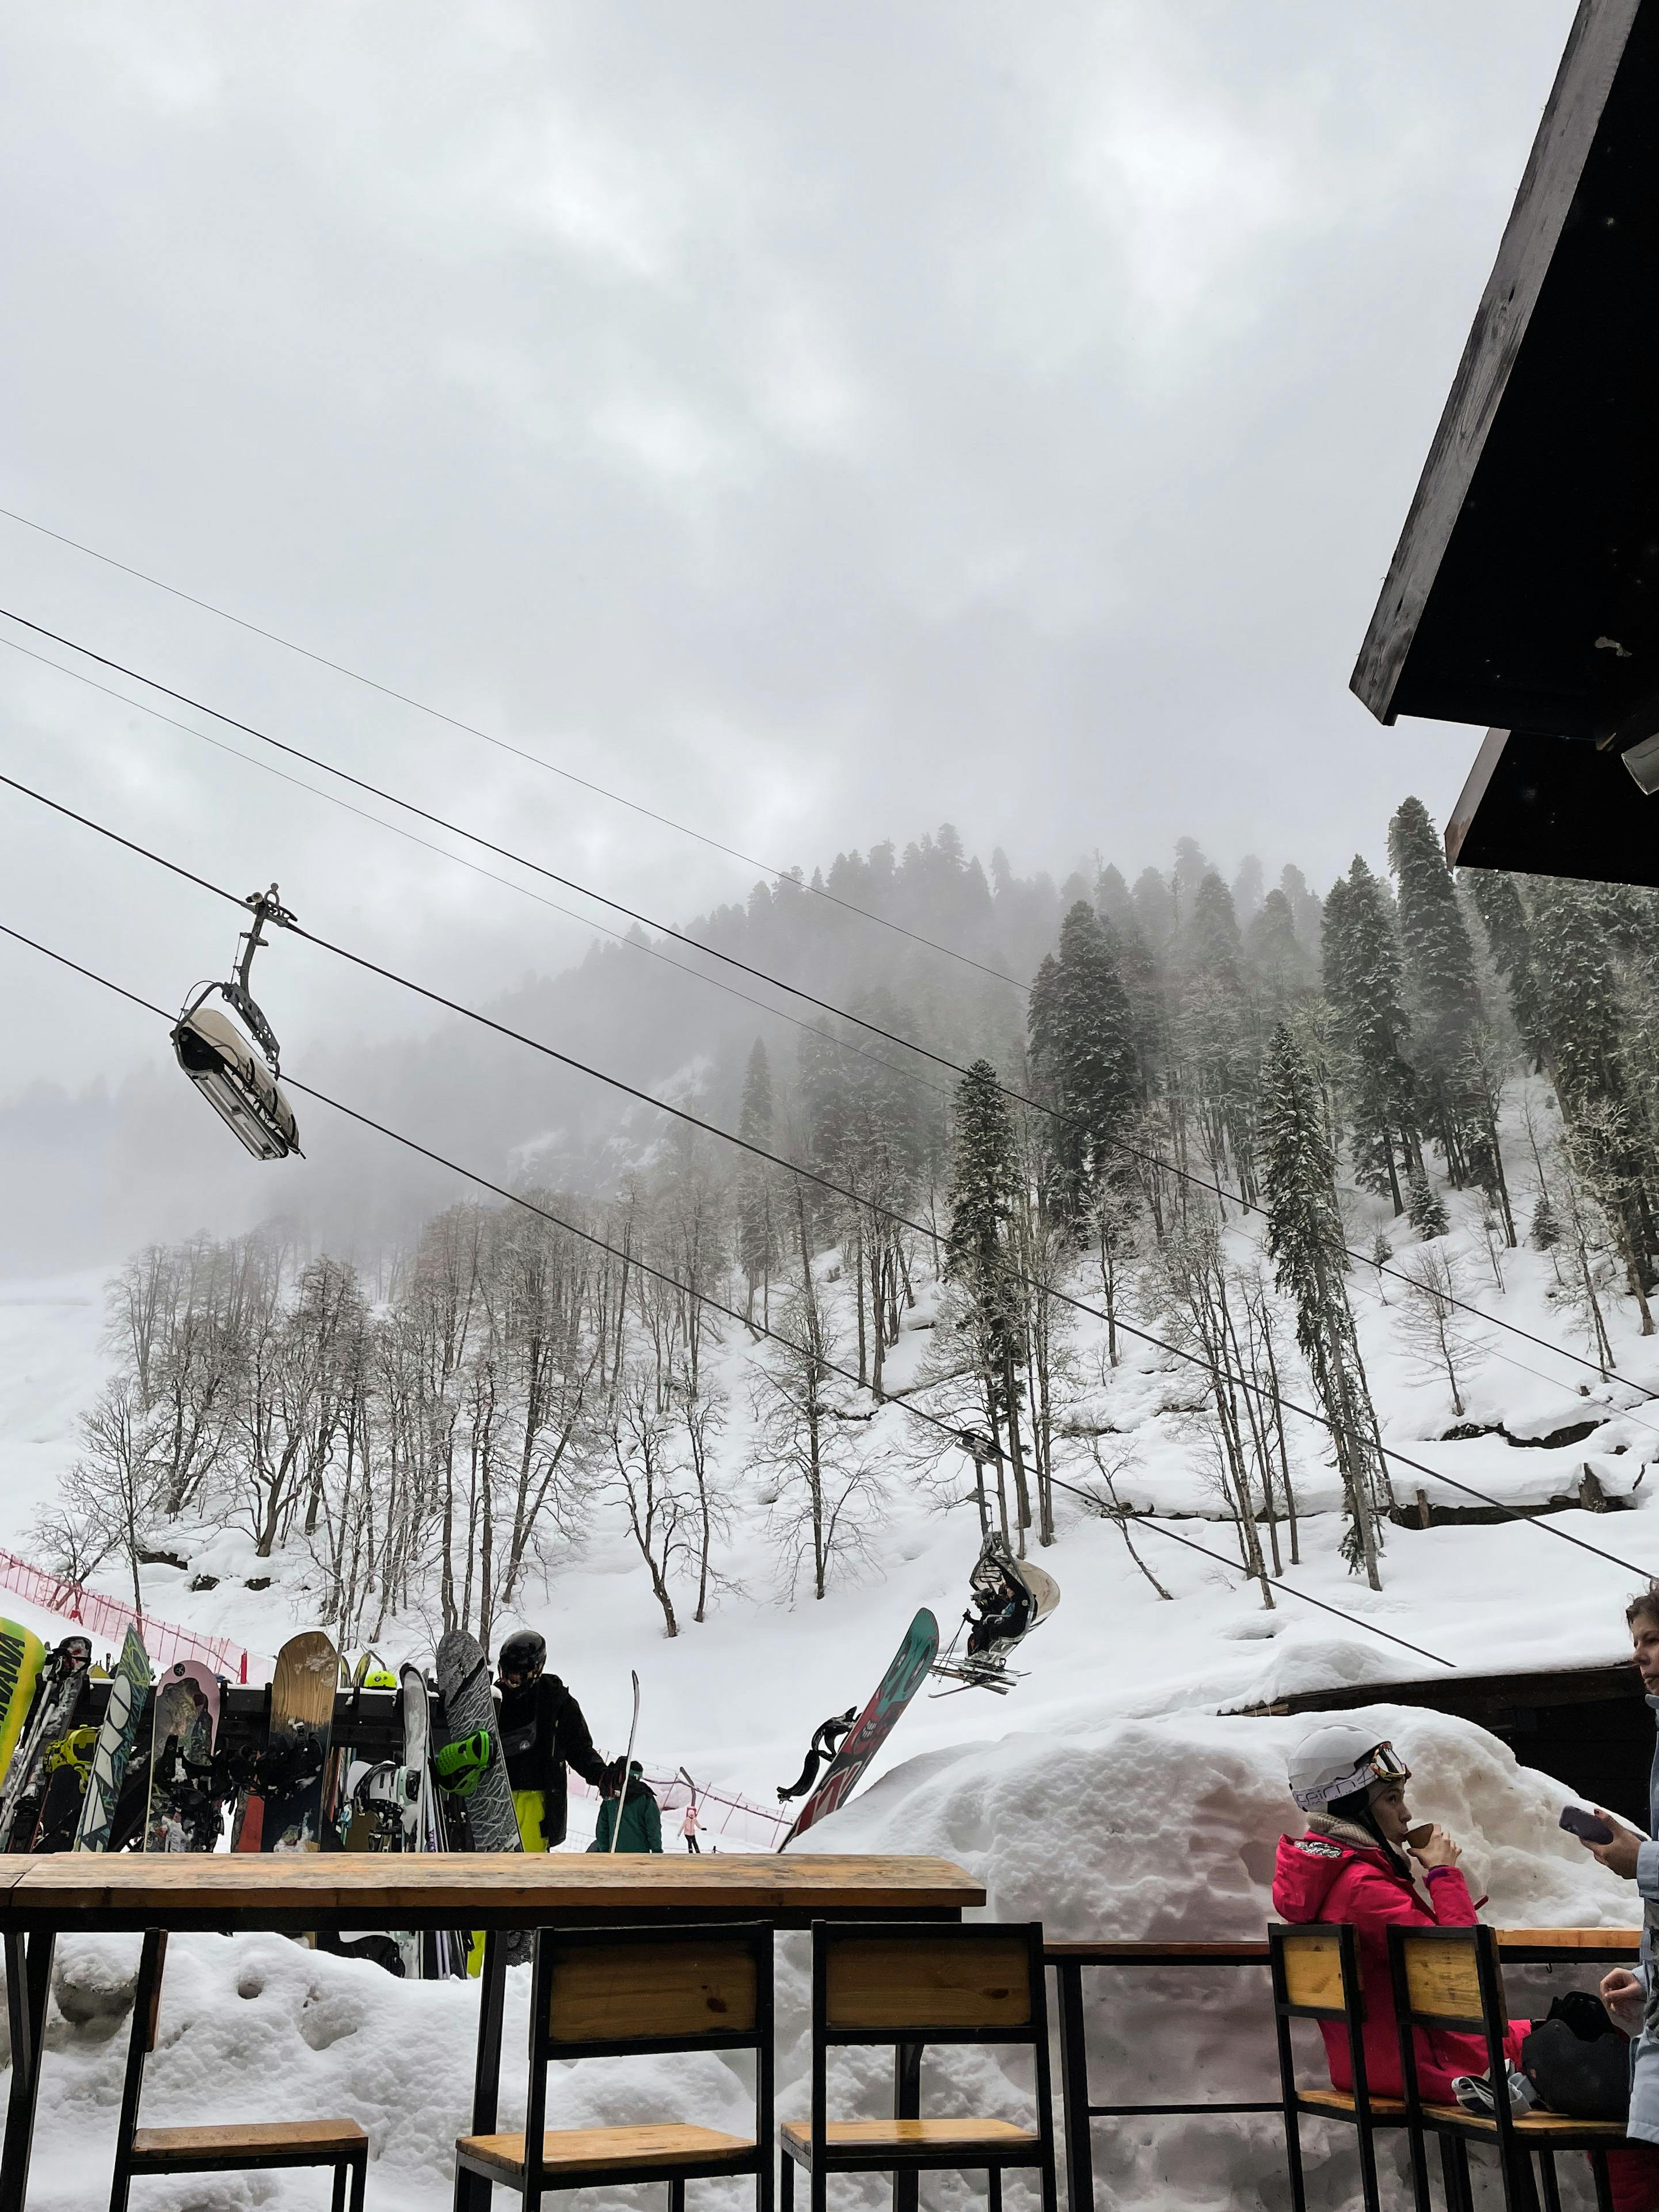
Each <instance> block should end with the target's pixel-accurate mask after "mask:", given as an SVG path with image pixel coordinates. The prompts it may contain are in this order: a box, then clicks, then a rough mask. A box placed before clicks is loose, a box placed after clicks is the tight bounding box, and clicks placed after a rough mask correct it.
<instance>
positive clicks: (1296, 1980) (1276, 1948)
mask: <svg viewBox="0 0 1659 2212" xmlns="http://www.w3.org/2000/svg"><path fill="white" fill-rule="evenodd" d="M1344 1936H1346V1937H1347V1939H1348V1940H1347V1942H1346V1943H1345V1942H1344V1941H1343V1938H1344ZM1352 1939H1353V1930H1352V1928H1347V1927H1344V1926H1332V1927H1323V1926H1314V1927H1310V1928H1279V1927H1273V1928H1270V1929H1268V1931H1267V1942H1268V1949H1269V1955H1270V1957H1271V1960H1272V1962H1273V2002H1274V2004H1275V2005H1276V2006H1277V2008H1279V2011H1280V2012H1282V2013H1284V2014H1285V2015H1287V2016H1288V2017H1289V2018H1291V2019H1293V2020H1346V2019H1348V2018H1349V2017H1350V2016H1351V2015H1352V2016H1354V2017H1356V2018H1358V2019H1361V2020H1363V2019H1364V2015H1365V2005H1364V1995H1363V1993H1362V1991H1361V1989H1360V1985H1359V1963H1358V1954H1356V1953H1355V1951H1354V1948H1353V1941H1352Z"/></svg>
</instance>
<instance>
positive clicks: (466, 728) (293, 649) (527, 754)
mask: <svg viewBox="0 0 1659 2212" xmlns="http://www.w3.org/2000/svg"><path fill="white" fill-rule="evenodd" d="M0 514H3V515H4V516H5V518H6V519H7V520H8V521H9V522H18V523H21V525H22V526H23V527H24V529H25V530H33V531H38V532H40V536H41V537H43V538H53V539H55V540H56V542H57V543H58V544H59V545H68V546H70V547H71V548H73V550H75V551H76V552H77V553H84V554H85V555H86V556H88V559H89V560H93V561H101V562H103V563H104V564H105V566H106V568H118V569H119V570H120V571H121V573H122V574H123V575H126V576H134V577H136V578H137V580H138V581H139V582H140V583H141V584H149V586H151V587H152V589H154V590H155V591H158V592H167V594H168V595H169V597H171V598H173V599H182V600H183V601H184V602H185V605H188V606H192V607H199V608H200V609H201V610H202V611H203V612H204V614H210V615H215V616H216V617H218V619H219V620H220V621H221V622H228V623H234V625H235V627H236V628H237V629H245V630H246V631H248V632H249V633H250V635H252V636H254V637H262V638H264V639H265V640H266V641H267V642H268V643H270V644H271V645H280V646H281V647H282V648H283V651H284V652H285V653H297V654H298V655H299V656H300V658H301V659H302V660H309V661H311V662H313V664H314V665H316V666H317V667H319V668H327V669H331V670H332V671H333V672H334V674H335V675H337V676H344V677H347V678H349V679H350V681H351V682H352V683H354V684H363V685H365V686H366V687H367V688H368V690H371V691H378V692H379V693H380V696H381V697H382V698H384V699H395V700H397V701H398V703H399V705H401V706H404V707H412V708H414V709H415V711H416V713H417V714H427V715H429V716H430V717H431V719H432V720H434V721H435V722H443V723H446V724H447V726H449V728H451V729H452V730H459V731H461V732H464V733H465V735H466V736H467V737H469V738H481V739H482V740H483V743H484V744H487V745H494V746H495V749H496V750H497V751H499V752H504V753H511V754H512V755H513V758H514V759H515V760H521V761H524V762H526V763H527V764H528V765H529V766H530V767H532V768H538V769H543V770H544V772H545V773H546V774H547V775H556V776H559V777H561V778H562V780H563V781H565V782H566V783H574V784H575V785H577V786H578V787H580V789H581V790H583V791H591V792H592V793H593V794H594V796H595V797H596V798H599V799H609V800H611V804H612V805H616V806H625V807H626V808H627V809H628V810H629V812H630V813H632V814H638V815H641V816H642V817H644V818H645V820H646V821H647V822H656V823H660V824H661V825H662V827H663V828H664V829H672V830H674V831H675V832H676V833H677V834H678V836H682V837H690V838H692V839H693V840H695V842H696V843H697V844H699V845H706V846H708V848H709V850H710V851H711V852H714V853H724V854H726V857H727V859H728V860H741V861H742V862H743V864H744V866H745V867H747V868H758V869H760V870H761V872H762V873H763V874H764V875H769V876H772V877H774V878H777V879H779V880H783V879H785V878H789V879H790V880H798V879H796V878H790V872H789V870H788V869H787V868H781V867H779V866H776V865H775V863H774V862H773V861H771V860H757V858H756V856H755V855H754V854H752V853H742V852H739V851H738V848H737V847H736V846H735V845H727V844H724V843H723V842H721V841H720V838H718V837H711V836H708V833H707V831H706V830H702V829H693V828H692V827H691V825H690V823H688V822H679V821H677V820H676V819H675V818H674V817H673V816H672V815H671V814H662V813H659V811H657V809H656V808H655V807H653V806H647V805H644V803H643V802H642V801H641V800H640V799H629V798H626V797H624V795H623V793H621V792H620V791H612V790H611V789H610V788H609V787H608V786H606V785H605V784H603V783H595V782H594V781H592V778H591V777H590V776H585V775H577V774H576V772H575V770H574V769H568V768H561V767H560V766H559V764H558V763H557V762H556V761H550V760H549V759H547V757H545V756H544V754H541V753H535V752H532V751H530V750H529V749H528V748H527V747H526V746H524V745H515V744H513V743H512V742H511V741H510V740H509V739H508V738H498V737H496V736H495V734H494V732H491V731H489V730H482V729H480V728H479V727H478V726H477V723H475V722H466V721H463V720H461V718H460V716H459V715H458V714H446V713H445V711H444V709H443V708H441V707H434V706H430V705H428V702H427V701H425V700H424V699H418V698H416V696H415V695H414V693H413V692H410V691H399V690H398V689H397V687H396V685H395V684H382V683H380V681H379V679H378V678H375V677H373V676H365V675H364V674H363V672H362V670H361V669H357V668H350V667H348V666H347V665H346V663H345V662H344V661H343V660H331V659H329V657H328V655H327V654H326V653H316V652H313V649H312V648H311V647H309V646H306V645H299V644H296V643H295V641H294V639H292V638H291V637H283V635H281V633H280V632H278V631H276V630H274V629H264V627H263V626H262V625H261V624H260V623H256V622H250V621H249V620H248V619H247V617H246V616H245V615H234V614H232V613H231V611H230V610H229V609H228V607H220V606H216V605H214V604H213V602H212V600H211V599H198V598H197V595H196V594H195V592H186V591H183V590H181V589H180V588H179V586H178V585H177V584H168V583H165V582H163V580H161V577H160V576H152V575H150V574H148V573H147V572H146V571H145V570H144V569H143V568H133V567H131V565H130V564H129V563H128V562H125V561H118V560H117V559H116V558H115V557H114V556H113V555H112V554H110V553H100V551H99V550H98V549H97V547H96V546H94V545H83V544H82V543H81V541H80V539H79V538H70V537H66V536H65V535H64V532H62V531H61V530H50V529H48V528H47V526H46V524H45V523H44V522H36V521H35V520H33V518H32V517H31V516H29V515H27V514H20V513H18V512H17V510H16V508H15V507H0ZM799 888H800V889H801V890H804V891H808V892H810V893H811V896H813V897H814V898H820V899H823V900H824V901H825V902H826V903H827V904H829V905H830V906H838V907H840V908H841V909H842V912H843V913H844V914H855V915H858V916H859V918H860V921H872V922H874V923H875V924H876V926H877V927H878V928H879V929H886V930H890V931H891V932H892V933H894V935H895V936H897V937H908V939H910V941H911V943H912V944H913V945H926V946H927V950H928V951H930V952H939V953H943V954H944V956H945V958H946V959H947V960H957V961H960V962H961V963H962V965H963V967H964V968H974V969H977V970H978V971H979V973H980V974H981V975H989V976H992V977H994V979H995V981H997V982H999V983H1011V984H1012V986H1013V987H1014V989H1015V990H1017V991H1024V992H1025V993H1027V994H1029V993H1030V984H1029V983H1022V982H1021V981H1020V980H1019V978H1018V976H1016V975H1007V974H1006V973H1005V972H1004V970H1003V969H1000V968H993V967H990V966H989V965H987V963H986V962H984V961H982V960H975V958H974V957H973V956H972V954H971V953H967V952H962V951H958V950H957V947H956V946H955V945H941V944H940V943H939V941H938V939H936V938H932V937H924V936H923V935H922V934H921V931H920V930H916V929H907V928H906V927H905V926H904V924H903V923H902V921H890V920H889V919H888V917H887V916H886V915H883V914H872V912H871V910H870V908H868V907H865V906H860V905H859V904H858V903H857V902H856V901H855V900H853V899H845V898H842V896H840V895H839V893H837V892H836V891H832V890H827V889H826V888H825V887H824V886H823V884H808V883H801V884H799Z"/></svg>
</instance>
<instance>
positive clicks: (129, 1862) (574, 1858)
mask: <svg viewBox="0 0 1659 2212" xmlns="http://www.w3.org/2000/svg"><path fill="white" fill-rule="evenodd" d="M984 1902H985V1890H984V1887H983V1885H982V1884H981V1883H980V1882H978V1881H975V1880H974V1878H973V1876H972V1875H969V1874H967V1873H965V1872H964V1871H963V1869H962V1868H961V1867H959V1866H956V1865H953V1864H952V1863H951V1861H950V1860H949V1859H940V1858H920V1857H908V1856H897V1855H894V1856H886V1855H881V1856H877V1855H873V1854H871V1855H863V1854H860V1856H858V1857H851V1856H830V1855H827V1854H826V1855H823V1856H820V1855H817V1854H816V1853H811V1852H801V1853H800V1854H799V1855H795V1854H789V1855H781V1854H779V1853H777V1852H768V1853H765V1854H759V1853H757V1854H754V1855H750V1854H747V1853H734V1852H726V1851H721V1852H718V1853H714V1852H708V1853H704V1854H702V1855H701V1856H700V1855H698V1854H697V1853H695V1852H687V1853H684V1854H683V1855H682V1854H680V1853H676V1854H675V1855H674V1857H671V1858H669V1857H657V1856H655V1855H654V1854H646V1853H642V1852H629V1851H620V1852H617V1853H616V1854H615V1855H614V1856H606V1855H605V1854H603V1853H599V1852H590V1851H553V1852H517V1851H512V1852H508V1851H488V1852H485V1851H465V1852H426V1851H410V1852H389V1853H378V1852H376V1853H368V1852H356V1851H320V1852H296V1853H294V1854H292V1855H289V1854H286V1853H271V1852H252V1851H250V1852H241V1851H204V1852H201V1853H197V1852H178V1853H173V1852H143V1851H131V1852H128V1851H118V1852H114V1853H112V1854H105V1853H102V1852H100V1853H95V1854H94V1853H91V1852H86V1853H80V1852H64V1853H61V1854H56V1855H54V1856H52V1857H46V1858H23V1857H6V1858H5V1859H3V1860H0V1929H7V1928H12V1929H17V1928H40V1927H54V1928H58V1929H78V1928H87V1929H94V1928H97V1929H114V1928H126V1929H135V1928H176V1929H188V1928H210V1929H233V1928H271V1929H296V1928H317V1927H325V1928H379V1929H416V1928H534V1927H539V1926H542V1925H544V1924H546V1923H562V1924H566V1925H571V1924H577V1923H587V1924H589V1925H592V1924H599V1925H603V1924H604V1923H605V1922H607V1921H611V1922H621V1921H628V1920H650V1919H657V1918H663V1919H674V1920H698V1919H725V1920H732V1919H739V1918H752V1919H757V1920H767V1921H769V1922H771V1923H772V1924H773V1925H774V1926H775V1927H780V1928H804V1927H806V1926H808V1925H809V1924H810V1923H811V1922H812V1921H813V1920H817V1919H842V1920H847V1919H857V1918H860V1917H866V1916H867V1917H870V1918H872V1919H881V1918H890V1917H902V1916H904V1915H907V1914H908V1915H912V1916H914V1917H917V1918H939V1917H946V1916H948V1917H956V1915H957V1914H958V1913H960V1912H961V1911H964V1910H965V1909H966V1908H967V1907H969V1905H983V1904H984Z"/></svg>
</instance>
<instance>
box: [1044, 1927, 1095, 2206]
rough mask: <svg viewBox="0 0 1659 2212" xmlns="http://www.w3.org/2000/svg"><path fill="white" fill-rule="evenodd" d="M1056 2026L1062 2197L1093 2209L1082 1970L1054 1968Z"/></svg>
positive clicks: (1072, 1964) (1070, 1965)
mask: <svg viewBox="0 0 1659 2212" xmlns="http://www.w3.org/2000/svg"><path fill="white" fill-rule="evenodd" d="M1054 1984H1055V1995H1056V1998H1057V2003H1056V2010H1057V2011H1058V2013H1059V2015H1060V2019H1059V2027H1060V2103H1061V2106H1062V2109H1063V2112H1064V2115H1065V2129H1066V2201H1067V2203H1069V2204H1070V2206H1071V2212H1093V2208H1094V2201H1095V2160H1094V2147H1093V2145H1092V2144H1091V2142H1090V2140H1089V2047H1088V2044H1087V2041H1086V2040H1085V2036H1084V2033H1083V1969H1082V1967H1081V1966H1079V1965H1078V1963H1077V1961H1076V1960H1060V1962H1059V1963H1058V1964H1057V1965H1056V1966H1055V1967H1054Z"/></svg>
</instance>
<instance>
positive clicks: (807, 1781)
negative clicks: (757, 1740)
mask: <svg viewBox="0 0 1659 2212" xmlns="http://www.w3.org/2000/svg"><path fill="white" fill-rule="evenodd" d="M858 1717H859V1709H858V1707H857V1706H856V1705H848V1708H847V1711H845V1712H844V1713H831V1714H830V1716H829V1719H828V1720H827V1721H821V1722H820V1723H818V1727H817V1731H816V1733H815V1734H814V1735H813V1737H812V1743H811V1749H810V1750H809V1751H808V1752H807V1754H806V1763H805V1765H804V1766H803V1767H802V1768H801V1771H800V1774H799V1778H798V1779H797V1780H795V1781H793V1782H792V1783H791V1784H790V1785H789V1787H788V1788H787V1790H779V1792H778V1802H779V1804H780V1805H787V1803H788V1802H789V1800H790V1799H791V1798H792V1797H799V1796H804V1795H805V1792H806V1791H807V1790H810V1789H811V1786H812V1784H814V1783H815V1782H816V1781H817V1778H818V1769H819V1768H820V1767H821V1766H822V1765H823V1763H824V1761H825V1759H833V1758H834V1757H835V1755H836V1752H837V1751H838V1750H839V1749H840V1747H841V1740H842V1737H843V1736H844V1735H846V1733H847V1731H848V1729H849V1728H851V1727H852V1725H853V1723H854V1721H855V1720H856V1719H857V1718H858Z"/></svg>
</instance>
